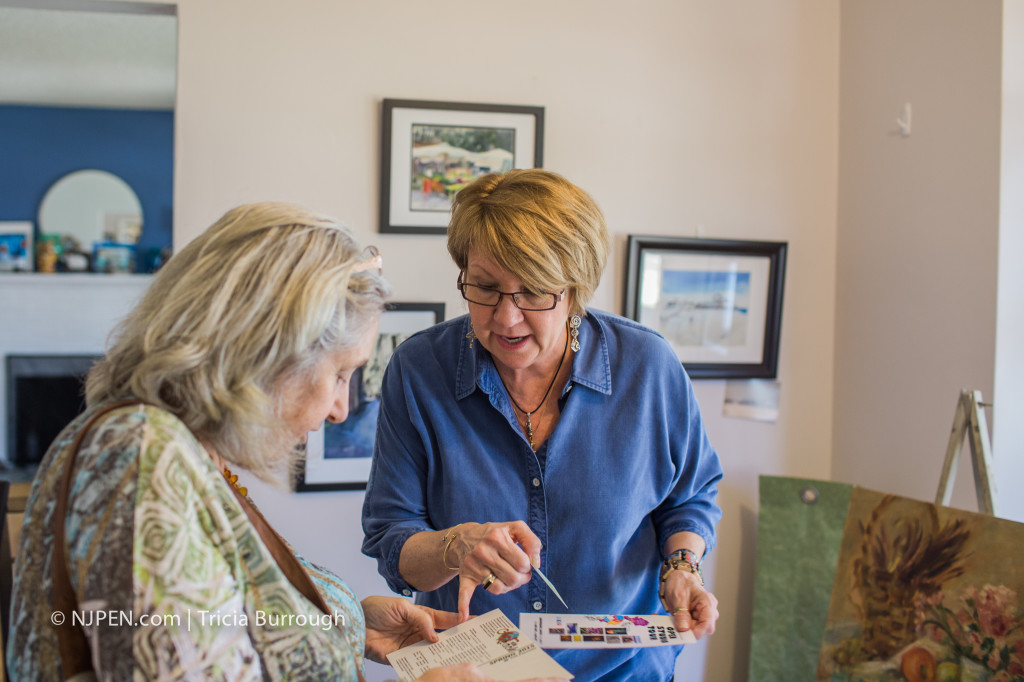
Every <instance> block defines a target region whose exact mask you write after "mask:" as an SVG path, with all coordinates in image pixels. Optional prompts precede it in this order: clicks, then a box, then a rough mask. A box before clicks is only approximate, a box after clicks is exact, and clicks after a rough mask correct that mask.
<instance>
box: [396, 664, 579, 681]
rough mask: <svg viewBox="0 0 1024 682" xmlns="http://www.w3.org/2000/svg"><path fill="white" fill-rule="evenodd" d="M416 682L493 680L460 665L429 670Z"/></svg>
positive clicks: (539, 678)
mask: <svg viewBox="0 0 1024 682" xmlns="http://www.w3.org/2000/svg"><path fill="white" fill-rule="evenodd" d="M416 682H494V678H491V677H488V676H487V675H484V674H483V673H482V672H480V669H479V668H477V667H476V666H475V665H472V664H470V663H460V664H459V665H446V666H444V667H443V668H434V669H433V670H429V671H427V672H426V673H424V674H423V676H422V677H417V678H416ZM521 682H567V680H565V679H563V678H561V677H532V678H530V679H529V680H522V681H521Z"/></svg>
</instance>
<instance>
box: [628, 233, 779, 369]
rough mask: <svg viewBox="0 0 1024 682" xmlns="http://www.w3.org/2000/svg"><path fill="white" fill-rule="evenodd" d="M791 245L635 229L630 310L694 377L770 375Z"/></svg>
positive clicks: (774, 364) (631, 249) (631, 250)
mask: <svg viewBox="0 0 1024 682" xmlns="http://www.w3.org/2000/svg"><path fill="white" fill-rule="evenodd" d="M786 246H787V244H786V242H756V241H734V240H725V239H685V238H679V237H642V236H636V235H630V237H629V255H628V261H627V267H626V305H625V308H626V310H625V315H626V317H629V318H631V319H633V320H636V321H637V322H639V323H641V324H643V325H646V326H648V327H650V328H652V329H654V330H656V331H657V332H659V333H660V334H661V335H662V336H664V337H665V338H666V339H667V340H668V342H669V343H670V344H671V345H672V348H674V349H675V351H676V354H677V355H678V356H679V360H680V361H681V362H682V363H683V367H685V368H686V372H687V374H689V375H690V377H691V378H693V379H724V378H728V379H743V378H751V379H773V378H775V375H776V373H777V370H778V358H779V332H780V328H781V323H782V288H783V281H784V277H785V271H786Z"/></svg>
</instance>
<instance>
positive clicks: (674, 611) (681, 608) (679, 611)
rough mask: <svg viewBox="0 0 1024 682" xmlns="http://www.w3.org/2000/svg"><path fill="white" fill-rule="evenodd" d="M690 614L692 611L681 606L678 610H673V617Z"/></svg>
mask: <svg viewBox="0 0 1024 682" xmlns="http://www.w3.org/2000/svg"><path fill="white" fill-rule="evenodd" d="M689 612H690V609H684V608H683V607H682V606H680V607H679V608H678V609H672V615H673V616H674V615H676V614H677V613H689Z"/></svg>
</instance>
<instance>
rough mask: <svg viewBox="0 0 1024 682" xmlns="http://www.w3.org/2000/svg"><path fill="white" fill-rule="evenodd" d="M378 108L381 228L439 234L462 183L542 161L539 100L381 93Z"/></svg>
mask: <svg viewBox="0 0 1024 682" xmlns="http://www.w3.org/2000/svg"><path fill="white" fill-rule="evenodd" d="M381 113H382V122H381V182H380V231H381V232H393V233H405V234H445V232H447V230H448V219H449V209H451V205H452V198H453V197H454V196H455V194H456V193H457V192H458V191H459V190H460V189H462V188H463V187H464V186H466V185H467V184H469V183H470V182H472V181H473V180H475V179H476V178H478V177H480V176H481V175H485V174H486V173H491V172H504V171H507V170H511V169H513V168H541V167H542V165H543V150H544V107H533V106H516V105H505V104H467V103H464V102H428V101H419V100H400V99H385V100H384V101H383V105H382V112H381Z"/></svg>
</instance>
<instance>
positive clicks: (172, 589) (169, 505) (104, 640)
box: [7, 406, 365, 680]
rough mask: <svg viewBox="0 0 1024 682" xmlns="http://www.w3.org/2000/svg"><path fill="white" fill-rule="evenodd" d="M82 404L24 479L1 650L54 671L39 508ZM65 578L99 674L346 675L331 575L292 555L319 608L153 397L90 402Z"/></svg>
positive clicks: (337, 593)
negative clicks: (101, 404)
mask: <svg viewBox="0 0 1024 682" xmlns="http://www.w3.org/2000/svg"><path fill="white" fill-rule="evenodd" d="M88 417H89V413H88V412H87V413H86V414H84V415H82V416H81V417H79V418H78V419H76V420H75V421H74V422H72V423H71V424H70V425H69V426H68V428H66V429H65V430H64V431H63V432H62V433H61V434H60V436H58V438H57V440H56V441H55V442H54V444H53V445H52V446H51V447H50V450H49V451H48V452H47V454H46V456H45V457H44V459H43V462H42V464H41V465H40V467H39V474H38V475H37V477H36V480H35V482H34V483H33V485H32V492H31V494H30V496H29V499H28V504H27V508H26V512H25V523H24V526H23V529H22V541H21V548H20V550H19V552H18V558H17V561H16V565H15V583H14V595H13V599H12V611H11V627H10V636H9V642H8V646H7V664H8V670H9V671H10V673H11V678H12V679H15V680H57V679H64V677H63V676H62V671H61V669H60V668H61V665H60V653H59V649H58V645H57V636H56V633H55V631H54V629H53V627H52V625H51V623H52V622H53V620H54V619H59V618H60V617H61V616H64V617H66V618H72V615H71V614H56V613H54V611H53V608H52V606H51V604H52V603H53V602H52V584H51V583H52V568H51V558H52V551H53V533H52V528H53V513H54V507H55V498H56V490H57V487H58V484H59V480H60V473H61V471H62V470H63V468H64V463H65V462H66V461H67V458H68V452H67V448H68V445H69V444H70V443H71V441H72V440H74V437H75V435H76V434H77V432H78V430H79V429H80V428H81V427H82V426H83V425H84V423H85V421H86V420H87V419H88ZM75 470H76V473H75V476H74V478H73V483H72V489H71V496H70V499H69V506H68V515H67V522H66V524H67V525H66V530H67V538H68V545H69V547H68V549H69V552H68V561H69V562H70V577H71V582H72V585H74V587H75V593H76V594H77V596H78V601H79V608H80V611H81V614H80V615H78V616H75V617H76V618H77V619H78V622H81V623H82V624H83V626H84V627H83V629H84V630H85V632H86V636H87V637H88V638H89V642H90V646H91V648H92V651H93V666H94V667H95V669H96V672H97V677H98V679H100V680H157V679H159V680H177V679H194V680H323V679H330V680H355V679H356V677H357V675H356V671H357V669H360V670H361V669H362V666H363V649H364V644H365V642H364V638H365V634H364V633H365V622H364V619H363V612H362V609H361V607H360V605H359V602H358V600H357V599H356V598H355V596H354V595H353V594H352V593H351V591H350V590H349V589H348V587H347V585H345V584H344V582H342V581H341V580H340V579H339V578H337V577H336V576H334V575H332V574H331V573H329V572H328V571H326V570H324V569H321V568H319V567H316V566H313V565H312V564H310V563H308V562H306V561H305V560H304V559H302V558H301V557H299V561H300V562H301V563H302V564H303V566H305V567H306V569H307V570H308V571H309V573H310V575H311V576H312V577H313V581H314V583H315V584H316V586H317V587H318V588H319V590H320V592H321V593H322V594H323V596H324V600H325V601H326V603H327V605H328V607H329V609H330V610H331V611H332V612H333V613H332V614H330V615H328V614H324V613H323V612H322V611H320V610H319V609H318V608H317V607H316V606H315V605H313V604H312V603H310V602H309V600H307V599H306V598H305V597H304V596H303V595H302V593H301V592H299V591H298V590H297V589H296V588H295V587H293V586H292V584H291V583H290V582H289V581H288V578H287V577H286V576H285V575H284V573H283V572H282V571H281V570H280V569H279V568H278V565H277V563H276V562H275V561H274V558H273V556H272V555H271V553H270V550H269V549H268V548H267V547H266V545H265V544H264V543H263V541H262V539H261V538H260V536H259V533H258V532H257V531H256V529H255V527H254V526H253V525H252V523H251V522H250V521H249V519H248V517H247V516H246V514H245V511H244V510H243V509H242V507H241V505H240V503H239V501H238V500H237V499H236V497H235V496H234V493H233V492H232V491H231V489H230V488H229V487H228V486H229V485H230V484H229V483H228V482H227V481H226V480H225V479H224V477H223V476H222V475H221V474H220V472H218V471H217V469H216V468H215V467H214V465H213V461H212V460H211V458H210V456H209V454H208V453H207V452H206V450H204V448H203V447H202V445H200V443H199V442H198V441H197V440H196V438H195V437H194V436H193V435H192V433H191V432H190V431H189V430H188V429H187V428H186V427H185V425H184V424H183V423H182V422H181V421H179V420H178V419H177V418H176V417H174V416H173V415H171V414H169V413H168V412H165V411H163V410H160V409H158V408H155V407H151V406H145V407H143V406H128V407H123V408H118V409H116V410H114V411H112V412H110V413H108V414H106V415H104V416H103V417H102V418H101V419H100V420H99V421H98V422H97V423H96V424H95V425H94V426H93V427H92V428H91V429H90V431H89V433H88V435H86V437H85V440H84V441H83V443H82V446H81V449H80V451H79V454H78V457H77V459H76V464H75Z"/></svg>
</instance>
